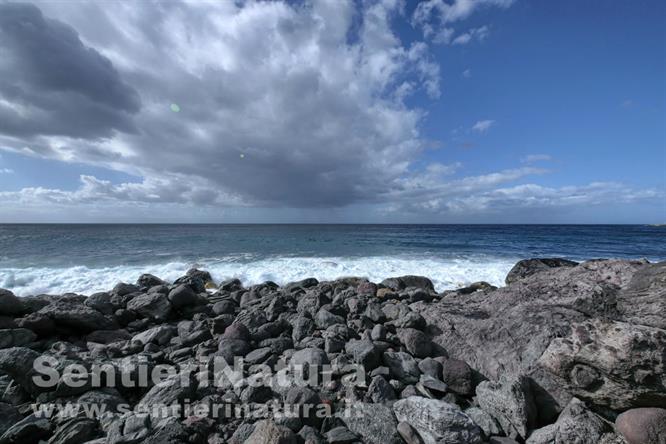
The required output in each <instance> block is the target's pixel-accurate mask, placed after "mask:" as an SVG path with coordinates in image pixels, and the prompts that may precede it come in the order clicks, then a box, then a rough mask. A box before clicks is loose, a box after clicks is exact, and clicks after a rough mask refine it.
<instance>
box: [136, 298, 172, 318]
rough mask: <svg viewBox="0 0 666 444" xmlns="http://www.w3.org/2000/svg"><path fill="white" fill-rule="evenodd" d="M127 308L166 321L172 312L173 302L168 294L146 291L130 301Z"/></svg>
mask: <svg viewBox="0 0 666 444" xmlns="http://www.w3.org/2000/svg"><path fill="white" fill-rule="evenodd" d="M127 309H128V310H132V311H134V312H136V313H138V314H139V315H141V316H143V317H144V318H148V319H155V320H158V321H164V320H166V319H167V318H168V317H169V314H170V313H171V304H170V303H169V299H168V298H167V296H166V295H164V294H162V293H146V294H142V295H140V296H137V297H135V298H134V299H132V300H131V301H129V302H128V303H127Z"/></svg>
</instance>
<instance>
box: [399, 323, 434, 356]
mask: <svg viewBox="0 0 666 444" xmlns="http://www.w3.org/2000/svg"><path fill="white" fill-rule="evenodd" d="M398 338H399V339H400V342H402V344H403V345H404V346H405V349H406V350H407V351H408V352H409V353H410V354H411V355H412V356H414V357H416V358H425V357H428V356H429V355H430V352H431V351H432V344H431V342H430V339H428V337H427V336H426V335H425V334H424V333H423V332H422V331H420V330H416V329H415V328H401V329H399V330H398Z"/></svg>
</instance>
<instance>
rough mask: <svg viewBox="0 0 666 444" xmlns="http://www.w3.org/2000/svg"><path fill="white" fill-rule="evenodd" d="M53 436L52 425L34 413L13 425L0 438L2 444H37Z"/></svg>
mask: <svg viewBox="0 0 666 444" xmlns="http://www.w3.org/2000/svg"><path fill="white" fill-rule="evenodd" d="M50 435H51V423H50V422H49V420H48V419H47V418H39V417H37V416H36V415H35V414H34V413H33V414H31V415H30V416H26V417H25V418H23V419H22V420H20V421H19V422H17V423H15V424H13V425H12V426H11V427H10V428H9V429H7V430H6V431H5V433H3V434H2V436H0V443H1V444H37V443H39V442H40V441H41V440H45V439H46V438H48V437H49V436H50Z"/></svg>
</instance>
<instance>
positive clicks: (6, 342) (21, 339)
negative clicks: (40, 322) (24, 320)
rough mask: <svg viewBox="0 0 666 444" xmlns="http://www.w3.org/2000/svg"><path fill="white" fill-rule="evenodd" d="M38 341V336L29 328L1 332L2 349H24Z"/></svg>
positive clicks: (0, 345)
mask: <svg viewBox="0 0 666 444" xmlns="http://www.w3.org/2000/svg"><path fill="white" fill-rule="evenodd" d="M35 339H37V335H36V334H35V333H34V332H33V331H32V330H28V329H27V328H11V329H2V330H0V348H10V347H22V346H24V345H28V344H30V343H31V342H33V341H34V340H35Z"/></svg>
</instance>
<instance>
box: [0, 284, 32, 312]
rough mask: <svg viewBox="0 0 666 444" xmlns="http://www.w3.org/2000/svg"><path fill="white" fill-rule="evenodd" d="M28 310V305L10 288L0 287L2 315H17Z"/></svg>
mask: <svg viewBox="0 0 666 444" xmlns="http://www.w3.org/2000/svg"><path fill="white" fill-rule="evenodd" d="M25 311H26V307H25V305H24V304H23V302H22V301H21V299H19V298H18V297H16V296H15V295H14V293H12V292H11V291H9V290H5V289H4V288H0V315H2V316H17V315H20V314H22V313H24V312H25Z"/></svg>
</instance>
